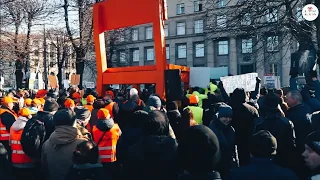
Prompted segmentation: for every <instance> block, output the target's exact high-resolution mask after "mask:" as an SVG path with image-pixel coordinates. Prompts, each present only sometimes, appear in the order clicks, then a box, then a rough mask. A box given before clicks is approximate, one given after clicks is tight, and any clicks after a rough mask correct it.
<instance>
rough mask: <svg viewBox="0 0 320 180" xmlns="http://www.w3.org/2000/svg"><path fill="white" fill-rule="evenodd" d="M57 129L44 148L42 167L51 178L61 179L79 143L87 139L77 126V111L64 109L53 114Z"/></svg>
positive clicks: (70, 164)
mask: <svg viewBox="0 0 320 180" xmlns="http://www.w3.org/2000/svg"><path fill="white" fill-rule="evenodd" d="M53 121H54V122H55V126H56V129H55V130H54V132H53V133H52V134H51V136H50V138H49V139H48V140H47V141H46V142H45V143H44V145H43V148H42V150H43V151H42V157H41V158H42V160H41V161H42V168H43V169H44V171H45V173H46V174H47V176H48V178H49V179H50V180H61V179H64V177H65V176H66V174H67V172H68V169H69V168H70V167H71V166H72V164H73V162H72V154H73V152H74V150H75V149H76V147H77V145H78V144H79V143H82V142H84V141H87V139H86V138H83V137H82V134H81V132H80V131H79V130H78V129H77V128H76V127H75V126H76V122H75V113H74V112H73V111H72V110H68V109H64V110H60V111H58V112H57V113H56V114H55V115H54V116H53Z"/></svg>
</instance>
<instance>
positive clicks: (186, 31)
mask: <svg viewBox="0 0 320 180" xmlns="http://www.w3.org/2000/svg"><path fill="white" fill-rule="evenodd" d="M214 2H215V4H214V5H212V4H208V3H206V1H204V0H202V1H201V0H194V1H191V0H168V1H167V11H168V17H169V19H168V20H167V21H166V22H165V34H166V44H167V48H166V57H167V62H168V63H171V64H177V65H183V66H188V67H228V71H229V72H228V73H229V74H232V75H237V74H245V73H250V72H257V73H258V74H259V77H260V78H263V76H264V75H265V74H273V75H275V76H280V79H281V85H282V86H287V85H289V72H290V64H291V53H293V52H295V51H296V50H297V49H298V44H297V43H296V41H294V40H292V38H288V37H289V36H290V35H288V34H285V35H283V34H281V33H279V34H274V33H270V32H268V30H266V31H265V32H264V34H263V35H261V34H259V35H255V34H251V35H250V36H247V35H243V34H241V32H239V33H238V32H236V31H237V30H236V31H235V30H234V29H233V31H230V30H229V29H232V28H233V26H234V25H233V23H234V20H232V19H231V17H229V16H228V12H230V9H232V8H235V6H236V4H237V3H239V1H238V0H231V1H230V0H218V1H214ZM209 6H210V12H209V8H208V7H209ZM298 11H299V10H298ZM300 11H301V9H300ZM277 13H278V11H272V12H269V13H267V14H266V15H265V16H264V17H263V18H261V20H260V21H264V22H266V23H273V22H276V21H277V20H278V19H277V17H278V14H277ZM208 14H210V15H209V16H210V18H208ZM228 23H230V24H228ZM253 23H254V20H253V19H252V17H250V16H249V15H247V14H246V15H244V17H243V18H242V19H241V21H240V22H239V24H237V26H238V25H239V26H243V27H248V26H251V25H253ZM130 31H131V33H129V34H130V35H129V36H127V37H121V38H120V42H119V46H125V48H123V49H122V50H121V49H120V50H118V51H117V53H116V54H117V55H116V56H115V57H114V58H115V59H116V60H118V61H119V62H120V63H123V64H124V65H125V64H126V65H131V66H143V65H151V64H154V63H155V53H154V49H153V47H154V42H153V29H152V25H150V24H145V25H141V26H136V27H132V28H130ZM242 31H246V29H245V28H243V30H242ZM244 34H246V33H244Z"/></svg>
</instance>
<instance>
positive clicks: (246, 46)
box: [241, 39, 252, 54]
mask: <svg viewBox="0 0 320 180" xmlns="http://www.w3.org/2000/svg"><path fill="white" fill-rule="evenodd" d="M241 49H242V53H243V54H247V53H252V39H242V46H241Z"/></svg>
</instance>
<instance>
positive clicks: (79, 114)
mask: <svg viewBox="0 0 320 180" xmlns="http://www.w3.org/2000/svg"><path fill="white" fill-rule="evenodd" d="M74 112H75V113H76V122H77V124H76V127H77V129H78V130H79V131H80V132H81V134H82V136H83V137H86V138H87V139H88V140H92V135H91V133H90V132H89V131H88V130H87V129H86V127H87V125H88V123H89V120H90V118H91V113H90V111H89V109H87V108H84V107H76V108H75V110H74Z"/></svg>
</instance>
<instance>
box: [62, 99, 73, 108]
mask: <svg viewBox="0 0 320 180" xmlns="http://www.w3.org/2000/svg"><path fill="white" fill-rule="evenodd" d="M64 106H65V108H70V107H74V106H75V103H74V101H73V100H72V99H70V98H68V99H66V101H64Z"/></svg>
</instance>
